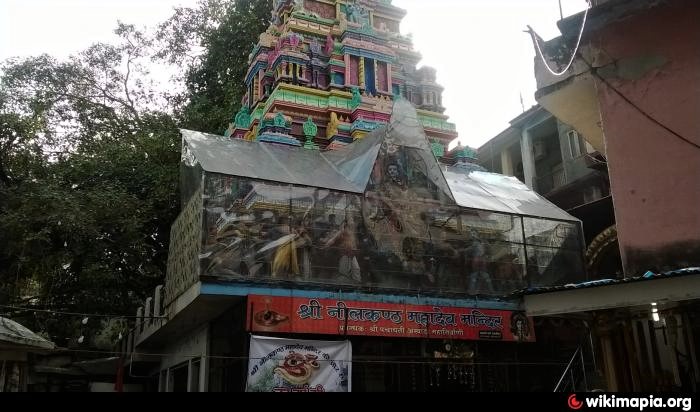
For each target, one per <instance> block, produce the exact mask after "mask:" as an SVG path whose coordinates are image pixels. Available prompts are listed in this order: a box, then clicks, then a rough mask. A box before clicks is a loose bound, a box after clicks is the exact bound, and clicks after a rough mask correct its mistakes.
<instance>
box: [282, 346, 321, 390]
mask: <svg viewBox="0 0 700 412" xmlns="http://www.w3.org/2000/svg"><path fill="white" fill-rule="evenodd" d="M279 364H280V365H279V366H278V367H276V368H275V369H274V371H275V374H276V375H279V376H280V377H281V378H282V379H284V380H285V381H287V382H289V383H290V384H292V385H303V384H305V383H309V380H310V379H311V375H312V374H313V373H314V372H315V371H317V370H318V369H319V367H320V366H319V363H318V356H316V355H313V354H309V353H307V354H306V355H302V354H300V353H296V352H294V351H291V352H289V354H288V355H287V356H285V358H284V360H281V361H280V363H279Z"/></svg>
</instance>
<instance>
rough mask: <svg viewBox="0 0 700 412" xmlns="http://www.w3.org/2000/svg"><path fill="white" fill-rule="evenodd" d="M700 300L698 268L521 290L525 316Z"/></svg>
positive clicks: (699, 270)
mask: <svg viewBox="0 0 700 412" xmlns="http://www.w3.org/2000/svg"><path fill="white" fill-rule="evenodd" d="M692 299H700V268H688V269H680V270H675V271H671V272H665V273H662V274H653V273H648V274H646V275H644V276H640V277H635V278H627V279H603V280H596V281H591V282H584V283H580V284H570V285H565V286H556V287H549V288H537V289H532V290H526V291H524V296H523V302H524V307H525V311H526V312H527V314H528V316H551V315H561V314H566V313H576V312H589V311H595V310H605V309H613V308H624V307H635V306H642V305H647V306H648V305H650V304H651V303H653V302H655V303H659V304H661V303H669V302H681V301H686V300H692Z"/></svg>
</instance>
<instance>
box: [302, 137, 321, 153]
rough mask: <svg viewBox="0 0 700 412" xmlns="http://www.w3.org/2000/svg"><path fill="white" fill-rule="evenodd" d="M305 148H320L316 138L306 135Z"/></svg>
mask: <svg viewBox="0 0 700 412" xmlns="http://www.w3.org/2000/svg"><path fill="white" fill-rule="evenodd" d="M304 149H309V150H318V145H317V144H316V143H314V138H313V137H311V136H307V137H306V142H305V143H304Z"/></svg>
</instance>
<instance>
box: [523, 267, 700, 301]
mask: <svg viewBox="0 0 700 412" xmlns="http://www.w3.org/2000/svg"><path fill="white" fill-rule="evenodd" d="M688 275H700V267H691V268H684V269H677V270H671V271H668V272H663V273H653V272H647V273H645V274H644V275H642V276H635V277H628V278H624V279H599V280H591V281H587V282H581V283H575V284H574V283H569V284H566V285H560V286H548V287H538V288H528V289H523V290H520V291H518V292H515V293H514V295H537V294H541V293H548V292H559V291H563V290H573V289H585V288H594V287H600V286H610V285H619V284H623V283H633V282H644V281H650V280H656V279H664V278H669V277H677V276H688Z"/></svg>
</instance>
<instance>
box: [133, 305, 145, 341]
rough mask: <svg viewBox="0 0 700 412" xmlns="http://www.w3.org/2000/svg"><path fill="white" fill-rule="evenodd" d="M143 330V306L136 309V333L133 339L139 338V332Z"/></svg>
mask: <svg viewBox="0 0 700 412" xmlns="http://www.w3.org/2000/svg"><path fill="white" fill-rule="evenodd" d="M142 330H143V306H139V308H138V309H136V332H135V335H136V336H135V337H137V336H139V335H140V334H141V331H142Z"/></svg>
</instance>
